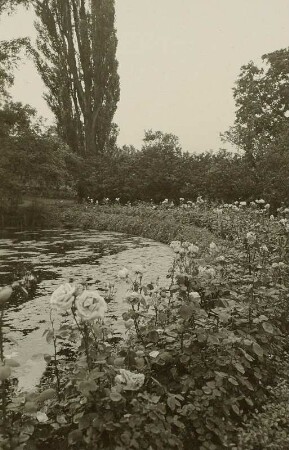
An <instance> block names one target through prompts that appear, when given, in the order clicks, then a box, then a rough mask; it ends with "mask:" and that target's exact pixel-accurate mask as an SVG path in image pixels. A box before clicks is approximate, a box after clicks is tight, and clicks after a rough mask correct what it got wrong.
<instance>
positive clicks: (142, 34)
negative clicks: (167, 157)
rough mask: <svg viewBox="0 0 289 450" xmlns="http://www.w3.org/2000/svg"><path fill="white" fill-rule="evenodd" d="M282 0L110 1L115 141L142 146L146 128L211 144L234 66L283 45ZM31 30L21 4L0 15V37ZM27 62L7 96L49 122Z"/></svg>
mask: <svg viewBox="0 0 289 450" xmlns="http://www.w3.org/2000/svg"><path fill="white" fill-rule="evenodd" d="M288 24H289V0H116V27H117V35H118V40H119V45H118V52H117V58H118V60H119V74H120V81H121V100H120V103H119V105H118V110H117V114H116V116H115V122H116V123H117V124H118V125H119V127H120V136H119V144H120V145H123V144H133V145H135V146H137V147H139V146H140V145H141V141H142V138H143V136H144V130H145V129H150V128H151V129H153V130H161V131H163V132H170V133H174V134H176V135H177V136H178V137H179V138H180V141H181V144H182V147H183V149H184V150H186V151H189V152H193V151H196V152H201V151H206V150H209V149H213V150H217V149H218V148H219V147H220V146H223V145H222V144H221V141H220V138H219V133H220V132H224V131H225V130H227V129H228V127H229V126H230V125H232V124H233V121H234V110H235V107H234V101H233V96H232V87H233V85H234V82H235V81H236V79H237V76H238V74H239V72H240V67H241V66H242V65H243V64H246V63H247V62H249V61H250V60H253V61H256V62H258V61H259V58H260V56H261V55H263V54H265V53H269V52H272V51H274V50H278V49H280V48H284V47H288V45H289V33H288V30H289V27H288ZM27 35H30V36H33V35H35V31H34V30H33V17H32V14H31V13H28V12H26V11H24V10H21V12H19V13H17V14H15V15H13V16H12V17H8V18H7V17H4V16H3V18H2V20H1V23H0V39H9V38H12V37H19V36H27ZM43 90H44V86H43V84H42V81H41V79H40V77H39V76H38V74H37V72H36V70H35V69H34V68H33V65H32V63H30V62H28V63H26V64H24V65H22V66H21V67H20V69H19V71H18V73H17V75H16V81H15V86H14V87H13V90H12V94H13V96H14V99H15V100H20V101H22V102H25V103H29V104H31V105H32V106H34V107H35V108H36V109H37V110H38V112H39V114H41V115H43V116H44V117H47V118H49V120H50V121H51V120H52V115H51V113H50V111H49V109H48V107H47V106H46V104H45V102H44V100H43V99H42V93H43Z"/></svg>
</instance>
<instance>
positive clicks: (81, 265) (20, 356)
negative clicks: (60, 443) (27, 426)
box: [0, 230, 173, 390]
mask: <svg viewBox="0 0 289 450" xmlns="http://www.w3.org/2000/svg"><path fill="white" fill-rule="evenodd" d="M172 259H173V252H172V250H171V249H170V248H169V247H168V246H166V245H164V244H161V243H158V242H155V241H152V240H149V239H145V238H140V237H131V236H128V235H124V234H121V233H108V232H98V231H85V232H84V231H82V230H81V231H80V230H73V231H72V230H69V231H68V230H42V231H37V232H28V231H27V232H15V231H6V232H2V233H1V234H0V287H1V286H4V285H6V284H10V283H11V282H12V281H13V275H15V274H21V273H23V272H24V271H26V270H32V271H33V273H35V274H36V275H37V279H38V283H37V287H36V291H35V292H34V293H33V296H29V297H28V298H27V299H23V298H21V300H20V301H19V299H17V298H12V300H11V301H10V302H9V304H8V305H7V307H6V311H5V318H4V320H5V326H6V327H7V328H8V330H7V331H8V333H9V337H10V338H11V339H12V340H14V343H13V344H8V343H7V342H6V343H5V354H6V355H13V357H14V358H15V359H16V360H17V361H18V362H19V363H20V366H19V368H16V369H15V376H17V378H18V380H19V382H18V388H19V389H21V390H30V389H33V387H34V386H36V385H37V384H38V383H39V382H40V380H41V377H42V375H43V373H44V371H45V369H46V362H45V360H44V358H43V354H51V355H52V352H53V349H52V345H51V344H47V343H46V341H45V338H44V337H43V336H42V335H43V332H44V330H46V329H47V328H48V327H49V324H50V319H49V314H50V307H49V300H50V296H51V294H52V292H53V291H54V290H55V289H56V288H57V287H58V286H59V285H60V284H61V283H63V282H69V280H72V279H73V280H74V281H75V282H86V283H87V284H88V288H91V289H93V288H96V289H97V290H99V291H102V290H103V289H104V288H105V284H106V283H114V284H115V289H116V294H115V296H114V299H113V300H112V301H111V302H110V303H109V305H108V311H109V314H108V315H109V316H110V317H113V318H115V319H116V332H117V333H120V334H121V333H122V332H123V330H124V328H123V320H122V313H123V312H125V311H126V310H127V305H126V304H125V303H124V302H123V297H124V294H125V292H126V291H127V289H128V287H129V286H128V285H127V284H126V283H125V281H122V280H118V279H117V273H118V271H119V270H120V269H121V268H123V267H127V268H128V269H129V268H130V267H133V265H135V264H138V265H139V264H141V265H142V266H144V268H145V273H144V281H145V282H155V281H156V280H157V279H158V278H159V280H160V284H162V285H164V284H165V283H166V274H167V271H168V268H169V266H170V264H171V262H172ZM7 331H5V332H7Z"/></svg>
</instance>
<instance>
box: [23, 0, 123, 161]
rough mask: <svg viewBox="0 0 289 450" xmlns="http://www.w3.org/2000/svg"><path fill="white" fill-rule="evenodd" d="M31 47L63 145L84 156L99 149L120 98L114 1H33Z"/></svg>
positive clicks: (105, 140)
mask: <svg viewBox="0 0 289 450" xmlns="http://www.w3.org/2000/svg"><path fill="white" fill-rule="evenodd" d="M33 4H34V6H35V11H36V15H37V17H38V20H37V23H36V27H37V31H38V37H37V42H36V47H37V48H34V49H32V52H33V55H34V58H35V61H36V65H37V68H38V71H39V73H40V75H41V77H42V79H43V81H44V83H45V85H46V86H47V88H48V93H47V94H46V100H47V102H48V105H49V106H50V108H51V110H52V111H53V113H54V114H55V116H56V119H57V125H58V130H59V132H60V134H61V136H62V137H63V138H64V140H65V141H66V142H67V144H69V145H70V147H71V148H72V149H73V150H74V151H75V152H76V153H78V154H79V155H81V156H83V157H84V159H86V160H87V159H89V158H90V157H94V156H95V155H97V154H100V153H102V152H103V150H104V148H105V144H106V142H107V140H108V137H109V133H110V130H111V125H112V120H113V116H114V113H115V111H116V107H117V103H118V100H119V92H120V90H119V76H118V73H117V68H118V63H117V60H116V48H117V38H116V30H115V27H114V19H115V8H114V0H33Z"/></svg>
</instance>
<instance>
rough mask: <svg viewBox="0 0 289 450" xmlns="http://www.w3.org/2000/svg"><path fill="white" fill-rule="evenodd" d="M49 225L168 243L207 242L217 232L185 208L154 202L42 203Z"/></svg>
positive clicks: (213, 237) (214, 237)
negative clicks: (197, 221) (168, 207)
mask: <svg viewBox="0 0 289 450" xmlns="http://www.w3.org/2000/svg"><path fill="white" fill-rule="evenodd" d="M41 209H42V216H43V217H45V224H46V226H50V227H61V228H63V227H64V228H82V229H97V230H99V231H116V232H120V233H127V234H131V235H136V236H143V237H146V238H150V239H154V240H156V241H159V242H163V243H165V244H168V243H170V242H171V241H173V240H186V241H191V242H196V241H202V245H204V246H206V245H208V243H210V242H211V241H212V240H213V239H214V240H216V236H214V234H213V233H212V232H210V231H209V230H207V229H206V228H200V227H198V226H196V225H195V224H194V217H193V216H192V215H191V216H189V215H187V214H184V211H182V210H179V209H175V210H165V209H154V208H153V207H152V206H150V205H143V204H140V205H137V206H133V207H131V206H120V205H112V206H105V205H103V206H92V205H79V204H73V203H67V202H61V201H53V202H52V201H46V202H45V203H43V204H42V205H41Z"/></svg>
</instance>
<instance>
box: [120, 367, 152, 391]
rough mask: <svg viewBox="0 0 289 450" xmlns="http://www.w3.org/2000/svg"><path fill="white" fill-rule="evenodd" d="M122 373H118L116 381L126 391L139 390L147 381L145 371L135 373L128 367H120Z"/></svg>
mask: <svg viewBox="0 0 289 450" xmlns="http://www.w3.org/2000/svg"><path fill="white" fill-rule="evenodd" d="M119 372H120V374H119V375H116V377H115V383H116V384H120V385H121V386H122V387H123V389H124V390H126V391H137V390H138V389H140V388H141V387H142V385H143V384H144V381H145V376H144V374H143V373H133V372H130V371H129V370H126V369H119Z"/></svg>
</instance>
